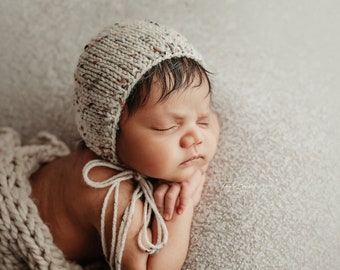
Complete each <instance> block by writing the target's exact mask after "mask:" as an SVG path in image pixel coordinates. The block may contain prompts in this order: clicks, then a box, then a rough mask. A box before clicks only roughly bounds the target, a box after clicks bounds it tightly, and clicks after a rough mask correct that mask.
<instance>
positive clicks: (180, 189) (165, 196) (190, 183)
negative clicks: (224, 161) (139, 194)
mask: <svg viewBox="0 0 340 270" xmlns="http://www.w3.org/2000/svg"><path fill="white" fill-rule="evenodd" d="M207 168H208V165H206V166H204V167H203V168H202V169H201V170H199V171H197V172H196V173H195V174H194V175H193V176H192V177H191V178H190V179H188V180H187V181H184V182H182V183H171V182H159V183H158V184H157V186H156V187H155V190H154V198H155V202H156V205H157V207H158V210H159V212H160V213H161V215H162V216H163V218H164V219H165V220H171V219H172V216H173V214H174V212H175V211H176V212H177V214H181V213H182V212H183V211H184V209H185V207H186V206H187V205H188V203H189V202H190V200H191V201H192V203H193V206H196V205H197V204H198V202H199V200H200V198H201V193H202V190H203V184H204V182H205V172H206V170H207Z"/></svg>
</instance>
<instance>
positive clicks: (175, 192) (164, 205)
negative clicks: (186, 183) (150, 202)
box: [154, 181, 181, 220]
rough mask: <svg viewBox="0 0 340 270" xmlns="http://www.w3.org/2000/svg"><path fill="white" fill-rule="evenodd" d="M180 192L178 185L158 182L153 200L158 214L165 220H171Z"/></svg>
mask: <svg viewBox="0 0 340 270" xmlns="http://www.w3.org/2000/svg"><path fill="white" fill-rule="evenodd" d="M180 191H181V186H180V184H179V183H171V182H163V181H162V182H159V183H158V184H157V186H156V187H155V190H154V198H155V202H156V205H157V208H158V210H159V212H160V214H161V215H162V216H163V218H164V219H165V220H171V219H172V216H173V213H174V211H175V208H176V206H177V204H178V196H179V194H180Z"/></svg>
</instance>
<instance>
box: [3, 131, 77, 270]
mask: <svg viewBox="0 0 340 270" xmlns="http://www.w3.org/2000/svg"><path fill="white" fill-rule="evenodd" d="M68 152H69V150H68V148H67V146H66V145H65V144H64V143H62V142H60V141H58V140H57V139H56V138H55V137H54V136H52V135H50V134H48V133H40V134H39V135H38V136H37V137H36V138H35V139H34V140H33V141H32V142H31V144H30V145H27V146H22V145H21V142H20V137H19V135H18V133H16V132H15V131H14V130H12V129H9V128H1V129H0V239H1V244H0V269H7V270H9V269H11V270H12V269H20V270H24V269H41V270H43V269H55V270H57V269H70V270H78V269H81V267H80V266H79V265H76V264H72V263H70V262H68V261H67V260H66V259H65V257H64V255H63V253H62V251H61V250H60V249H59V248H58V247H57V246H56V245H55V244H54V243H53V239H52V235H51V233H50V231H49V229H48V227H47V226H46V225H45V224H44V223H43V221H42V220H41V218H40V217H39V213H38V209H37V207H36V205H35V204H34V202H33V201H32V199H31V198H30V194H31V186H30V183H29V180H28V179H29V177H30V175H31V174H32V173H33V172H34V171H36V170H37V169H38V168H39V166H40V165H41V164H42V163H46V162H50V161H52V160H53V159H55V158H57V157H60V156H64V155H66V154H67V153H68Z"/></svg>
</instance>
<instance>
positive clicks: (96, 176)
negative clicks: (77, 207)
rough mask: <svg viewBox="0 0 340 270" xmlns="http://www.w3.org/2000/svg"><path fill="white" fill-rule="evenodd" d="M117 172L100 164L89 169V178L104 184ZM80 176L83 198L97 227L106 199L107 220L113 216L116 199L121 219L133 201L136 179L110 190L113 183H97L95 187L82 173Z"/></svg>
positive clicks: (122, 182)
mask: <svg viewBox="0 0 340 270" xmlns="http://www.w3.org/2000/svg"><path fill="white" fill-rule="evenodd" d="M117 173H118V172H117V171H115V170H114V169H111V168H108V167H104V166H98V167H94V168H92V169H91V170H90V171H89V173H88V178H89V179H91V181H93V182H95V183H98V184H103V183H104V182H105V181H107V180H108V179H110V178H112V177H114V176H115V175H116V174H117ZM80 178H81V179H80V181H81V186H82V190H84V193H83V194H84V195H83V196H84V198H83V200H84V202H85V205H86V206H85V207H86V208H87V210H89V209H92V211H91V212H92V220H93V222H94V223H95V224H96V227H97V228H100V224H99V221H100V219H101V215H102V210H103V206H104V201H105V200H107V206H106V207H107V209H106V215H107V220H110V219H111V217H112V214H113V211H114V205H115V203H114V202H115V200H116V201H117V216H118V218H119V219H120V218H121V216H122V215H123V213H124V210H125V209H126V207H127V206H128V205H129V203H130V202H131V198H132V194H133V191H134V190H135V187H136V184H135V182H134V180H132V179H129V180H124V181H121V182H120V183H119V185H117V186H116V188H115V189H113V190H110V189H111V188H112V185H97V186H96V187H94V186H91V185H88V184H87V183H86V181H85V180H84V178H83V175H81V176H80ZM116 196H117V197H116Z"/></svg>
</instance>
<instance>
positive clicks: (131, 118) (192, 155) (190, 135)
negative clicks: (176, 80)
mask: <svg viewBox="0 0 340 270" xmlns="http://www.w3.org/2000/svg"><path fill="white" fill-rule="evenodd" d="M197 85H198V79H195V80H194V81H193V83H192V84H191V85H190V86H189V87H188V88H187V89H185V90H183V89H179V90H178V91H176V92H174V93H172V94H171V95H170V96H169V98H168V99H166V100H165V101H162V102H158V99H159V97H160V89H159V88H160V86H159V84H158V83H157V81H155V82H154V83H153V84H152V87H151V93H150V98H149V99H148V101H147V103H146V104H145V105H144V106H142V107H141V108H139V109H138V110H137V112H136V113H134V114H132V115H128V113H123V115H122V117H121V124H120V132H119V137H118V140H117V152H118V157H119V158H120V160H121V162H122V163H123V164H125V165H127V166H129V167H131V168H133V169H135V170H137V171H139V172H140V173H142V174H144V175H146V176H149V177H153V178H158V179H163V180H167V181H172V182H182V181H185V180H187V179H188V178H189V177H191V176H192V175H193V174H194V172H196V171H197V170H199V169H200V168H202V167H203V166H204V165H206V164H207V163H209V162H210V160H211V159H212V157H213V155H214V153H215V151H216V146H217V137H218V135H217V133H218V131H217V129H218V128H217V123H216V117H215V115H214V113H213V112H212V111H211V108H210V103H211V97H210V94H209V88H208V83H207V82H206V81H205V80H204V81H203V82H202V84H201V85H200V86H197Z"/></svg>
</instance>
